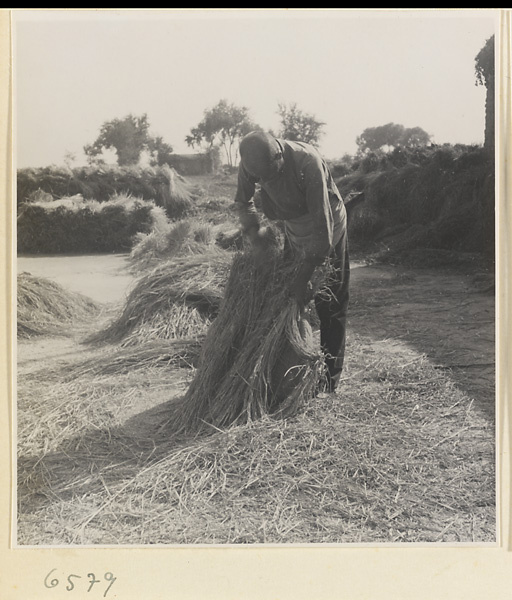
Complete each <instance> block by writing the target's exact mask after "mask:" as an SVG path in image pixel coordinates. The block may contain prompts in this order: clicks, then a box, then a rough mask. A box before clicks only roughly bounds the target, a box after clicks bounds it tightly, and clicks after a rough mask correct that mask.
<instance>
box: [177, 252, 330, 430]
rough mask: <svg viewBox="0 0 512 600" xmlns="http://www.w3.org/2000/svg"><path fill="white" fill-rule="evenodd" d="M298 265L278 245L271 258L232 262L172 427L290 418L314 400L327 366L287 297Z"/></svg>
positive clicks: (238, 258) (237, 257)
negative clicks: (266, 416) (274, 416)
mask: <svg viewBox="0 0 512 600" xmlns="http://www.w3.org/2000/svg"><path fill="white" fill-rule="evenodd" d="M296 269H297V265H296V264H292V263H287V262H285V261H284V259H283V256H282V252H281V251H280V250H279V248H278V247H277V246H270V248H269V249H268V251H267V255H266V256H265V260H263V261H259V260H258V261H256V260H255V257H254V255H253V254H252V253H250V252H244V253H239V254H236V255H235V256H234V259H233V262H232V266H231V271H230V276H229V279H228V282H227V284H226V289H225V294H224V298H223V303H222V305H221V307H220V310H219V314H218V315H217V317H216V319H215V320H214V321H213V323H212V325H211V326H210V328H209V330H208V332H207V334H206V338H205V341H204V344H203V346H202V348H201V354H200V356H199V359H198V367H197V371H196V376H195V378H194V379H193V381H192V383H191V385H190V387H189V389H188V391H187V393H186V395H185V396H184V398H182V400H181V403H180V404H179V405H176V406H174V407H173V414H172V415H171V419H170V421H169V426H170V427H171V428H173V429H176V430H177V431H179V432H190V431H194V430H196V431H197V430H199V429H204V428H205V425H206V426H208V425H209V426H212V427H214V428H220V427H226V426H229V425H231V424H234V423H237V424H240V423H245V422H248V421H251V420H253V419H257V418H260V417H261V416H263V415H264V414H279V415H281V416H289V415H292V414H294V413H295V412H296V411H297V410H298V409H299V407H300V406H301V404H302V401H303V400H306V399H308V398H309V397H311V396H312V395H313V393H314V391H315V389H316V387H317V385H318V382H319V380H320V378H321V377H322V375H323V370H324V361H323V355H322V353H321V352H320V350H319V348H317V347H316V345H315V343H314V339H313V334H312V329H311V326H310V324H309V322H308V320H307V318H306V316H305V313H304V312H303V311H302V310H301V309H300V308H299V305H298V304H297V302H296V301H295V300H293V299H292V298H291V297H290V295H289V292H288V289H289V282H291V280H292V278H293V277H294V276H295V273H296Z"/></svg>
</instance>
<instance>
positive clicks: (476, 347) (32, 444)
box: [17, 180, 496, 545]
mask: <svg viewBox="0 0 512 600" xmlns="http://www.w3.org/2000/svg"><path fill="white" fill-rule="evenodd" d="M200 183H202V184H204V186H205V190H206V192H205V194H204V195H203V196H202V198H201V200H200V202H201V207H200V208H201V211H202V214H203V215H208V214H210V217H211V218H210V222H212V223H214V224H222V223H221V219H220V217H219V214H221V213H222V212H223V211H225V210H227V207H228V204H229V197H230V196H231V197H232V183H231V182H230V181H229V180H226V181H217V182H213V183H212V182H211V181H209V180H205V181H204V182H200ZM208 211H210V213H208ZM126 268H127V269H128V267H126ZM93 279H94V278H93V277H91V282H92V281H93ZM352 282H353V283H352V303H351V308H350V318H349V334H348V344H347V362H346V368H345V371H344V378H343V381H342V383H341V386H340V388H339V390H338V392H337V393H336V395H333V396H330V397H328V398H327V399H315V400H313V401H311V402H310V403H309V404H308V405H307V406H306V407H305V408H304V410H302V411H301V412H300V413H299V414H298V415H296V416H294V417H292V418H288V419H272V418H270V417H264V418H261V419H258V420H255V421H252V422H250V423H248V424H245V425H240V426H233V427H230V428H228V429H225V430H215V429H212V431H211V432H210V433H208V434H202V435H201V436H196V437H181V438H178V439H176V438H173V437H172V436H171V435H170V434H169V430H168V429H166V427H165V423H166V421H168V417H169V414H171V413H170V407H171V405H172V403H173V402H179V401H180V399H181V398H183V397H184V396H185V393H186V391H187V389H188V386H189V384H190V382H191V381H192V380H193V377H194V374H195V372H196V371H195V368H196V359H197V356H198V353H199V349H200V346H201V339H202V338H201V336H196V337H194V338H182V339H177V340H165V339H155V340H153V341H152V342H151V343H149V342H148V340H146V339H144V341H143V343H140V344H138V345H124V346H123V345H120V344H107V345H103V346H99V347H97V346H90V345H83V344H82V343H81V342H82V341H83V340H84V339H86V338H87V337H88V336H89V335H90V334H91V333H93V332H94V331H98V329H99V327H100V323H99V322H91V320H90V319H89V320H80V319H76V320H75V322H74V324H73V326H72V327H69V328H68V335H67V336H59V337H48V336H46V337H45V336H43V337H39V338H34V339H30V340H20V342H19V344H18V390H17V391H18V405H17V424H18V440H17V449H18V482H17V484H18V487H17V494H18V496H17V502H18V531H17V534H18V540H17V541H18V543H19V544H20V545H39V544H42V545H73V544H78V545H82V544H87V545H96V544H101V545H120V544H121V545H123V544H129V545H130V544H135V545H141V544H143V545H146V544H147V545H150V544H283V543H284V544H291V543H296V544H311V543H322V544H338V543H349V544H355V543H404V542H408V543H473V542H474V543H483V542H493V541H494V540H495V537H496V511H495V454H494V452H495V448H494V440H495V436H494V366H493V365H494V325H493V319H494V295H493V294H492V293H491V292H489V290H487V289H486V286H485V285H483V284H482V282H480V281H477V280H476V278H475V276H474V275H468V274H466V272H464V271H461V270H458V271H457V272H455V271H453V270H450V269H443V270H436V269H430V268H429V269H414V268H410V267H408V268H404V267H399V266H393V265H380V266H379V265H372V266H362V267H360V268H354V269H353V271H352ZM108 310H110V311H111V313H110V315H113V314H115V311H114V309H113V308H112V307H110V308H109V309H108ZM101 318H102V319H104V321H105V322H106V315H105V314H102V317H101Z"/></svg>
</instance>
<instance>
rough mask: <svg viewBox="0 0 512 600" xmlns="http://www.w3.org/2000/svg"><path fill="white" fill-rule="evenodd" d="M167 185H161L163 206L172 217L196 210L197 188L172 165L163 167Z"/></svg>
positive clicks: (177, 217)
mask: <svg viewBox="0 0 512 600" xmlns="http://www.w3.org/2000/svg"><path fill="white" fill-rule="evenodd" d="M161 170H162V173H163V174H164V175H165V178H166V180H167V185H163V186H161V187H160V193H161V198H162V206H163V207H164V208H165V211H166V213H167V216H168V217H169V218H170V219H181V218H183V217H184V216H185V215H188V214H190V213H191V212H195V199H196V189H195V187H194V186H192V185H191V184H190V183H189V182H188V181H187V180H186V179H185V178H184V177H182V176H181V175H180V174H179V173H177V172H176V171H175V170H174V169H173V168H172V167H169V166H168V165H164V166H162V167H161Z"/></svg>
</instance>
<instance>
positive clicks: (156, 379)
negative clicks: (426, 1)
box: [11, 9, 500, 598]
mask: <svg viewBox="0 0 512 600" xmlns="http://www.w3.org/2000/svg"><path fill="white" fill-rule="evenodd" d="M11 12H12V17H11V18H12V22H11V32H12V33H11V35H12V90H13V94H12V113H13V155H12V164H13V168H12V173H13V175H12V178H13V190H14V197H13V206H12V213H13V215H14V217H13V225H12V235H13V244H12V245H13V255H14V256H13V261H12V267H11V268H12V274H11V280H12V290H13V305H14V307H15V318H14V319H13V325H12V331H13V337H14V343H13V358H12V362H13V382H14V385H13V393H12V398H11V403H12V406H11V408H12V414H13V419H12V420H13V432H14V435H13V448H12V454H13V457H14V458H13V460H14V462H15V473H14V477H15V481H14V484H13V490H12V495H13V510H12V543H13V546H14V547H15V548H18V549H19V548H26V549H30V548H53V549H65V548H70V547H71V548H93V549H94V548H122V547H127V548H138V547H142V548H147V547H155V548H156V547H158V548H160V547H163V548H171V547H178V548H184V547H187V548H191V549H193V548H202V547H206V548H214V547H215V548H218V547H220V548H228V547H239V546H243V547H247V546H249V547H265V548H266V547H270V548H273V547H279V548H281V547H284V548H285V549H294V548H302V547H306V548H308V547H329V548H331V547H333V548H338V547H346V548H347V549H350V548H355V547H360V546H363V547H366V546H371V547H380V546H386V547H387V546H396V547H406V546H414V547H417V546H421V547H436V548H438V547H441V548H443V547H458V546H464V547H466V546H469V547H482V546H484V547H487V546H490V547H495V546H496V545H497V544H498V542H499V509H498V487H499V486H498V471H497V469H498V464H497V447H496V439H497V428H498V425H497V361H496V357H497V354H496V348H497V338H498V335H497V333H498V332H497V319H496V311H497V292H496V290H497V283H498V281H497V277H496V273H497V263H498V262H499V256H497V252H496V241H497V240H496V231H497V211H496V206H497V194H496V189H497V187H496V186H497V182H498V160H497V154H496V147H497V141H498V138H499V127H498V126H497V122H498V116H499V115H498V110H497V102H498V96H499V94H498V93H497V81H498V77H497V72H498V71H497V68H498V57H499V33H500V28H499V11H497V10H496V9H489V10H487V9H387V10H378V9H318V10H316V9H148V10H144V9H13V10H12V11H11ZM50 566H51V565H50ZM50 566H49V567H48V569H47V573H46V571H45V573H43V575H45V576H46V575H47V579H45V580H44V585H42V591H46V590H45V589H44V587H45V586H46V587H47V588H51V587H57V584H58V585H59V586H60V588H59V589H64V583H65V576H63V575H59V577H58V578H56V577H57V576H56V575H55V573H54V574H52V572H51V569H50ZM105 571H107V572H106V573H105V574H103V573H102V575H101V580H102V583H101V584H100V583H98V584H97V588H98V590H99V589H100V587H101V586H102V587H101V593H102V594H103V593H104V597H107V598H108V597H116V596H115V592H116V582H115V577H114V574H113V572H110V571H109V570H108V569H105ZM86 574H87V571H84V573H83V574H82V573H80V574H78V573H77V575H75V576H76V577H82V579H81V580H78V579H77V580H76V581H75V584H76V585H77V587H78V585H79V581H81V582H82V583H81V584H80V585H82V589H83V590H85V591H87V587H86V585H85V583H83V582H85V580H86ZM107 575H109V576H108V577H107ZM70 576H71V577H72V576H73V575H70ZM98 577H99V576H98ZM55 581H57V583H56V584H55V586H53V585H52V583H54V582H55ZM59 582H60V583H59ZM68 591H69V590H68ZM92 595H93V594H91V597H92ZM71 596H72V594H69V596H66V597H71ZM41 597H43V596H41ZM44 597H45V598H46V597H50V596H44ZM119 597H121V595H120V596H119ZM130 597H131V596H130ZM187 597H188V596H187ZM198 597H201V598H204V597H205V596H198ZM216 597H217V596H216ZM241 597H243V596H238V598H241ZM275 597H277V596H275ZM318 597H319V598H320V596H318ZM374 597H375V598H376V597H377V596H374ZM396 597H398V596H396Z"/></svg>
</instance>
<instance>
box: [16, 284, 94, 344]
mask: <svg viewBox="0 0 512 600" xmlns="http://www.w3.org/2000/svg"><path fill="white" fill-rule="evenodd" d="M98 311H99V307H98V305H97V304H96V303H95V302H94V301H93V300H91V299H90V298H88V297H86V296H83V295H82V294H79V293H76V292H71V291H69V290H66V289H65V288H64V287H63V286H61V285H60V284H58V283H56V282H54V281H51V280H50V279H46V278H44V277H36V276H34V275H32V274H31V273H25V272H24V273H20V274H19V275H18V277H17V329H18V338H20V339H21V338H31V337H33V336H39V335H45V334H52V335H61V334H63V333H64V332H65V331H66V327H69V326H70V325H71V324H72V323H74V322H75V321H79V320H84V319H86V318H89V317H90V316H91V315H94V314H97V312H98Z"/></svg>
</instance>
